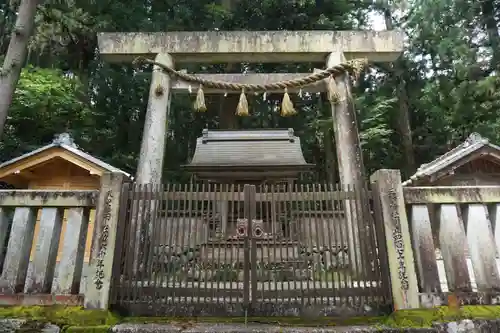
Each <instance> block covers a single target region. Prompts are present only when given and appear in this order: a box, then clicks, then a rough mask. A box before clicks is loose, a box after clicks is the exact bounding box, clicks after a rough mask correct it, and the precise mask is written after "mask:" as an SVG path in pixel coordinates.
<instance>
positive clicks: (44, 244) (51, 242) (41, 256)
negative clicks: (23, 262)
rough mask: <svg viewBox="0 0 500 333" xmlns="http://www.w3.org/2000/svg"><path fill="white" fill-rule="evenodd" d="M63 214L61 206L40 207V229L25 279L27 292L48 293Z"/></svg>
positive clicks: (52, 276) (52, 277)
mask: <svg viewBox="0 0 500 333" xmlns="http://www.w3.org/2000/svg"><path fill="white" fill-rule="evenodd" d="M63 215H64V210H63V209H61V208H43V209H42V213H41V216H40V231H39V232H38V237H37V239H36V240H35V242H36V245H35V246H36V250H35V255H34V257H33V263H32V265H33V266H32V270H31V272H30V274H29V276H28V279H27V281H26V288H25V290H26V292H27V293H30V294H31V293H50V288H51V286H52V280H53V279H54V269H55V265H56V257H57V248H58V247H59V237H60V236H61V227H62V217H63Z"/></svg>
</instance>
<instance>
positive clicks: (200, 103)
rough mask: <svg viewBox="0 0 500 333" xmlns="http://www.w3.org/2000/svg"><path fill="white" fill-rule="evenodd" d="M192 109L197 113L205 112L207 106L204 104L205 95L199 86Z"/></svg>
mask: <svg viewBox="0 0 500 333" xmlns="http://www.w3.org/2000/svg"><path fill="white" fill-rule="evenodd" d="M194 109H195V110H196V111H197V112H206V111H207V105H206V104H205V94H204V93H203V86H202V85H201V84H200V86H199V87H198V93H196V100H195V101H194Z"/></svg>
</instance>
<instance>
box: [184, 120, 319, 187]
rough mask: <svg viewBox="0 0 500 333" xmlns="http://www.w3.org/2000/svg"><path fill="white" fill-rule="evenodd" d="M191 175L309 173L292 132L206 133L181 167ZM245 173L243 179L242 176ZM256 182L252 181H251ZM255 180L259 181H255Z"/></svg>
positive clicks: (245, 131)
mask: <svg viewBox="0 0 500 333" xmlns="http://www.w3.org/2000/svg"><path fill="white" fill-rule="evenodd" d="M184 167H185V168H186V169H187V170H189V171H192V172H196V173H199V172H210V173H219V174H220V173H224V172H236V171H237V172H240V174H239V175H234V177H236V178H238V177H241V176H244V178H245V177H247V176H249V174H250V173H252V172H256V173H257V172H258V173H259V174H260V175H261V176H265V174H266V173H269V174H270V173H273V172H277V171H280V172H286V173H288V174H289V175H288V176H290V173H292V174H294V175H295V174H298V173H299V172H300V171H305V170H308V169H310V168H311V167H312V164H308V163H307V162H306V161H305V159H304V155H303V153H302V148H301V146H300V139H299V138H298V137H296V136H295V135H294V132H293V129H284V130H274V129H273V130H229V131H228V130H208V129H205V130H204V131H203V135H202V136H201V137H199V138H198V139H197V142H196V150H195V153H194V156H193V158H192V160H191V162H190V163H189V164H188V165H186V166H184ZM241 172H244V173H245V175H242V174H241ZM251 178H255V177H251ZM257 178H258V177H257Z"/></svg>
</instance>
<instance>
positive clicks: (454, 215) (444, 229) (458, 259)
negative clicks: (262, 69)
mask: <svg viewBox="0 0 500 333" xmlns="http://www.w3.org/2000/svg"><path fill="white" fill-rule="evenodd" d="M457 209H458V207H457V206H456V205H455V204H443V205H440V207H439V219H440V228H439V243H440V245H441V252H442V254H443V262H444V265H445V271H446V279H447V280H448V288H449V290H450V291H455V290H460V291H472V286H471V281H470V276H469V272H468V268H467V260H466V255H465V246H464V244H466V241H467V238H466V235H465V229H464V226H463V224H462V222H461V221H460V218H459V216H458V211H457Z"/></svg>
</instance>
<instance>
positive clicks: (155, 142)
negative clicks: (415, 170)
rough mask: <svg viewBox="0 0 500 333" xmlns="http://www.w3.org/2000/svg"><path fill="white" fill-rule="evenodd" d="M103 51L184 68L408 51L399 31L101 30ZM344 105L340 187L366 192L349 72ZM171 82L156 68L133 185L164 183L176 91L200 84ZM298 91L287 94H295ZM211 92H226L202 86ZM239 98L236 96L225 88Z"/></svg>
mask: <svg viewBox="0 0 500 333" xmlns="http://www.w3.org/2000/svg"><path fill="white" fill-rule="evenodd" d="M98 42H99V49H100V53H101V55H102V57H103V58H104V59H105V60H107V61H109V62H132V61H133V60H134V59H135V58H136V57H138V56H144V57H148V58H150V59H155V61H156V62H159V63H162V64H164V65H166V66H168V67H171V68H174V65H179V64H182V63H242V62H249V63H272V62H276V63H283V62H295V63H296V62H323V63H325V64H326V66H327V67H332V66H334V65H337V64H340V63H342V62H345V61H346V60H349V59H354V58H367V59H368V60H369V61H374V62H390V61H394V60H396V59H397V58H398V57H399V55H400V54H401V52H402V50H403V35H402V33H399V32H396V31H383V32H373V31H232V32H227V31H217V32H213V31H209V32H168V33H100V34H98ZM305 75H307V74H299V73H289V74H199V75H197V76H199V77H201V78H204V79H207V80H212V81H226V82H234V83H243V84H249V83H257V84H263V83H272V82H278V81H283V80H290V79H296V78H299V77H303V76H305ZM335 81H336V83H337V87H338V93H339V95H340V99H339V100H340V101H339V102H337V103H333V102H331V110H332V117H333V120H334V126H335V128H334V132H335V143H336V147H337V160H338V163H339V173H340V182H341V184H342V185H354V186H355V187H356V188H364V186H365V182H366V179H365V176H364V171H363V169H364V166H363V159H362V154H361V147H360V144H359V136H358V128H357V122H356V111H355V109H354V105H353V101H352V98H351V85H350V82H349V78H348V75H343V76H340V77H336V78H335ZM191 86H192V87H190V85H189V84H187V83H185V82H182V81H176V80H175V79H171V78H170V76H169V75H168V74H166V73H164V72H163V71H162V70H161V68H159V67H158V66H155V68H154V71H153V76H152V81H151V88H150V93H149V101H148V108H147V113H146V120H145V124H144V132H143V137H142V144H141V152H140V157H139V165H138V168H137V177H136V181H137V182H138V183H139V184H146V183H152V184H159V183H161V180H162V170H163V159H164V151H165V141H166V136H165V134H166V131H167V120H168V116H169V112H170V100H171V93H173V92H187V91H188V90H190V89H193V90H194V91H196V89H197V87H196V86H195V85H191ZM302 90H303V91H304V92H307V91H308V92H321V91H326V90H327V89H326V84H313V85H310V86H306V87H303V88H302ZM292 91H293V89H291V90H290V92H292ZM205 92H206V93H214V92H221V93H225V92H226V91H217V90H214V89H205ZM227 92H228V93H234V92H236V91H227Z"/></svg>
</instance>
